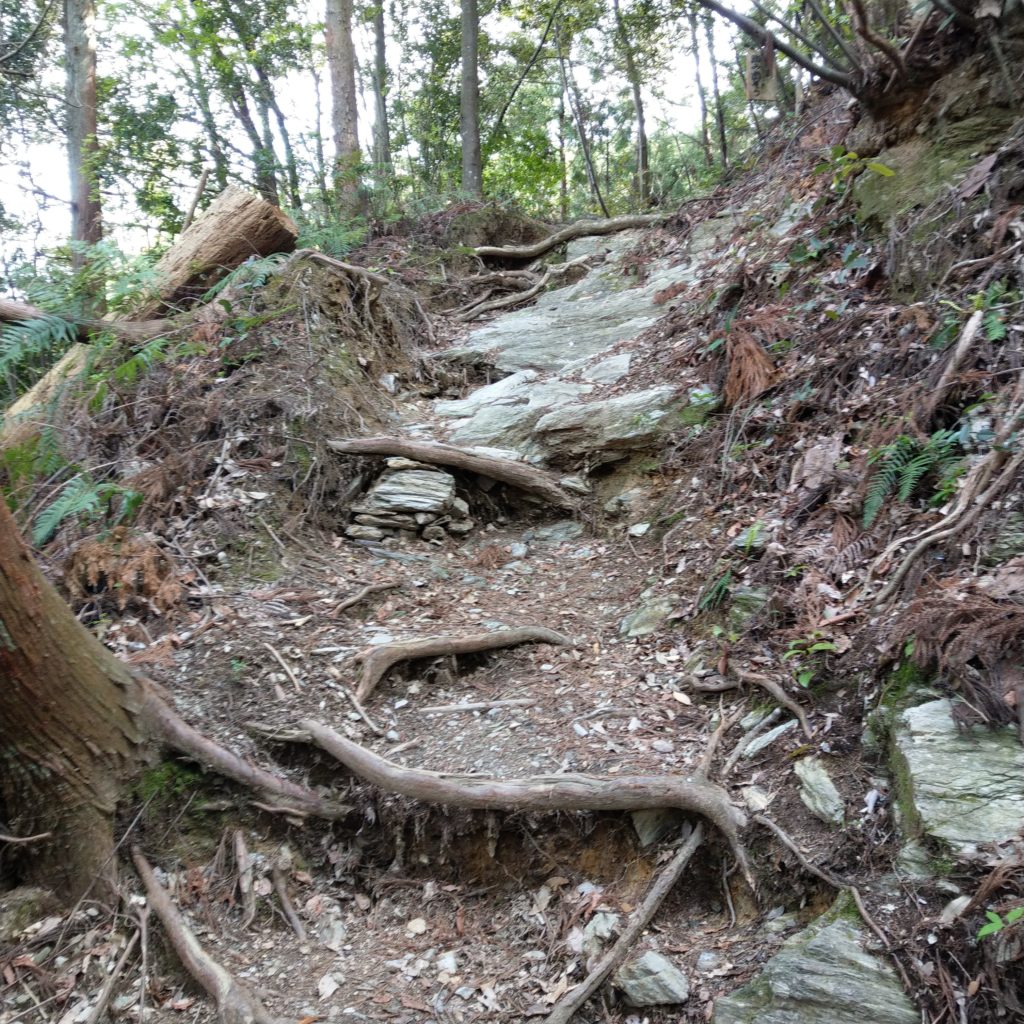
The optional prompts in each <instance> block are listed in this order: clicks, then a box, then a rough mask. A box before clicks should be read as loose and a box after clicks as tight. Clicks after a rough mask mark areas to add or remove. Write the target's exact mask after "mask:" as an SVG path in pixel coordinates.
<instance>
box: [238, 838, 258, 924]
mask: <svg viewBox="0 0 1024 1024" xmlns="http://www.w3.org/2000/svg"><path fill="white" fill-rule="evenodd" d="M235 864H236V865H237V866H238V893H239V895H240V896H241V898H242V907H243V908H244V910H245V913H244V914H243V916H242V927H243V928H248V927H249V925H251V924H252V922H253V919H254V918H255V917H256V892H255V890H254V889H253V887H252V880H253V879H252V857H251V856H250V855H249V848H248V846H246V843H245V833H244V832H243V831H242V830H241V829H240V828H239V829H235Z"/></svg>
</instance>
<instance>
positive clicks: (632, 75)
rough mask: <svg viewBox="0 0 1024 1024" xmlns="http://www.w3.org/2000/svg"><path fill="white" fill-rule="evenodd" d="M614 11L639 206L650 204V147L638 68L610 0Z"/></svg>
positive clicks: (619, 14)
mask: <svg viewBox="0 0 1024 1024" xmlns="http://www.w3.org/2000/svg"><path fill="white" fill-rule="evenodd" d="M612 10H613V11H614V12H615V28H616V32H617V34H618V37H619V45H620V46H621V47H622V57H623V60H624V61H625V64H626V77H627V78H628V79H629V87H630V89H631V90H632V93H633V109H634V111H635V112H636V185H637V201H638V202H639V204H640V207H641V208H644V207H647V206H650V205H651V167H650V156H649V152H650V147H649V145H648V141H647V122H646V119H645V118H644V98H643V93H642V91H641V88H640V69H639V68H638V67H637V64H636V57H635V56H634V54H633V44H632V43H631V42H630V39H629V34H628V33H627V32H626V23H625V22H624V21H623V19H622V11H621V10H620V9H619V0H612Z"/></svg>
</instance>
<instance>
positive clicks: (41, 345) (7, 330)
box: [0, 316, 77, 405]
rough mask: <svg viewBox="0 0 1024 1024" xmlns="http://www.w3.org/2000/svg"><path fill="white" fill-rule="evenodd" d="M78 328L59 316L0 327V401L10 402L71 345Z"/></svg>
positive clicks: (5, 403)
mask: <svg viewBox="0 0 1024 1024" xmlns="http://www.w3.org/2000/svg"><path fill="white" fill-rule="evenodd" d="M76 334H77V328H76V327H75V325H74V324H73V323H71V322H70V321H68V320H65V319H63V318H62V317H59V316H44V317H40V318H39V319H37V320H22V321H18V322H15V323H11V324H7V325H6V326H5V327H3V329H2V330H0V378H2V383H0V401H2V402H3V404H4V405H7V404H9V403H10V402H12V401H13V400H14V399H15V398H16V397H17V396H18V395H19V394H21V392H22V391H24V390H26V389H27V388H28V387H30V386H31V385H32V383H33V382H34V381H36V380H38V379H39V378H40V377H41V376H42V374H43V373H45V372H46V370H47V368H48V367H49V366H51V365H52V364H53V363H54V362H55V361H56V359H57V358H58V357H59V356H60V355H61V354H62V353H63V352H64V351H65V350H66V349H67V348H68V346H69V345H71V344H72V343H73V342H74V340H75V337H76Z"/></svg>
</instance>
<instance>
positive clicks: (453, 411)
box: [434, 370, 537, 419]
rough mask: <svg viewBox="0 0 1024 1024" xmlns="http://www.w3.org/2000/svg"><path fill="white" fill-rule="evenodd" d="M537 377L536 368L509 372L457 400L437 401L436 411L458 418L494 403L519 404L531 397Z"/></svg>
mask: <svg viewBox="0 0 1024 1024" xmlns="http://www.w3.org/2000/svg"><path fill="white" fill-rule="evenodd" d="M536 379H537V371H536V370H521V371H520V372H519V373H512V374H509V376H507V377H502V379H501V380H496V381H495V382H494V383H493V384H487V385H485V386H484V387H482V388H477V389H476V391H474V392H473V393H472V394H471V395H467V396H466V397H465V398H459V399H456V400H455V401H451V402H447V401H441V402H435V403H434V412H436V413H437V415H438V416H454V417H457V418H460V419H461V418H462V417H468V416H475V415H476V414H477V413H478V412H480V410H481V409H487V408H489V407H491V406H493V405H506V404H517V403H519V402H525V401H527V400H528V399H529V388H530V385H531V384H532V382H533V381H535V380H536Z"/></svg>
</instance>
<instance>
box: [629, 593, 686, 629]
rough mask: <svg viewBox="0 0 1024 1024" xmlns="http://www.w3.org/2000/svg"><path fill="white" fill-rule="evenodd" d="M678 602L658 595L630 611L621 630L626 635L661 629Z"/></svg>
mask: <svg viewBox="0 0 1024 1024" xmlns="http://www.w3.org/2000/svg"><path fill="white" fill-rule="evenodd" d="M675 607H676V602H675V601H673V600H672V599H671V598H668V597H656V598H654V599H653V600H651V601H648V602H646V603H645V604H643V605H641V606H640V607H639V608H637V610H636V611H634V612H630V613H629V615H627V616H626V617H625V618H624V619H623V620H622V622H621V623H620V625H619V632H620V633H621V634H622V635H623V636H626V637H630V638H632V637H637V636H647V635H648V634H649V633H653V632H655V631H656V630H658V629H660V628H661V626H662V624H663V623H664V622H665V620H666V619H667V618H668V617H669V616H670V615H671V614H672V612H673V610H674V609H675Z"/></svg>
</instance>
